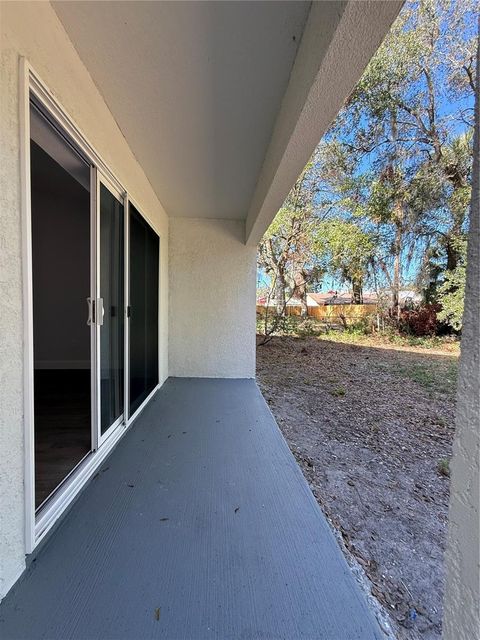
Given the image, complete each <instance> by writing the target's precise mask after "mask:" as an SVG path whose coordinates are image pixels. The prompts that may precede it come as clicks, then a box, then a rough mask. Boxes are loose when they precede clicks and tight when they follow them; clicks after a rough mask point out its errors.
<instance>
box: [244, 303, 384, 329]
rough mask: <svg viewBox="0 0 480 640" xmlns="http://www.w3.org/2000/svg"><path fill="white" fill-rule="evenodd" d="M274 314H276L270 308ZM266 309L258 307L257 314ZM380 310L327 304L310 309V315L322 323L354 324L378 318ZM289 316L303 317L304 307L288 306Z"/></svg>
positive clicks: (371, 306) (372, 306) (375, 306)
mask: <svg viewBox="0 0 480 640" xmlns="http://www.w3.org/2000/svg"><path fill="white" fill-rule="evenodd" d="M270 308H271V310H272V314H273V313H274V312H275V310H274V308H273V307H270ZM265 311H266V307H264V306H263V305H257V313H258V314H260V315H264V314H265ZM377 312H378V308H377V305H376V304H326V305H322V306H318V307H308V315H309V316H310V317H311V318H315V319H316V320H319V321H320V322H328V323H332V324H336V323H344V322H346V323H347V324H352V323H354V322H358V321H359V320H362V319H364V318H367V317H372V316H376V315H377ZM285 314H286V315H287V316H301V315H302V307H301V306H300V305H295V306H287V307H286V309H285Z"/></svg>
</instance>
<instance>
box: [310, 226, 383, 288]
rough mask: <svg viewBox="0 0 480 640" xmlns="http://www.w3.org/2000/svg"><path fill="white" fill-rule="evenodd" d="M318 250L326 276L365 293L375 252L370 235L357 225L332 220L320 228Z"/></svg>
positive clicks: (316, 242) (316, 230)
mask: <svg viewBox="0 0 480 640" xmlns="http://www.w3.org/2000/svg"><path fill="white" fill-rule="evenodd" d="M314 247H315V250H316V253H317V255H318V256H319V257H320V260H321V262H322V264H323V265H324V270H325V271H326V272H328V273H329V274H330V275H332V276H335V277H337V278H339V279H340V280H342V281H344V282H348V283H349V284H350V285H351V286H352V288H353V289H354V290H355V289H359V290H360V292H361V289H362V287H363V283H364V280H365V278H366V274H367V268H368V265H369V263H370V262H371V260H372V254H373V252H374V241H373V238H372V237H371V236H370V235H369V234H368V233H366V232H364V231H362V229H361V228H360V227H359V226H357V225H356V224H355V223H353V222H346V221H345V220H342V219H338V218H336V219H332V220H328V221H325V222H323V223H321V224H318V225H317V226H316V229H315V238H314Z"/></svg>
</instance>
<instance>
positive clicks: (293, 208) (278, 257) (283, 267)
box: [258, 158, 324, 316]
mask: <svg viewBox="0 0 480 640" xmlns="http://www.w3.org/2000/svg"><path fill="white" fill-rule="evenodd" d="M319 182H320V175H319V173H318V170H317V166H316V163H315V158H312V160H311V161H310V162H309V163H308V164H307V166H306V167H305V169H304V170H303V172H302V173H301V175H300V177H299V178H298V180H297V181H296V183H295V185H294V187H293V188H292V190H291V191H290V193H289V195H288V197H287V199H286V200H285V202H284V205H283V207H282V208H281V209H280V211H279V212H278V213H277V215H276V217H275V219H274V221H273V222H272V224H271V225H270V227H269V228H268V230H267V232H266V233H265V235H264V237H263V238H262V241H261V242H260V245H259V247H258V264H259V266H260V268H261V269H263V270H264V271H265V273H266V275H267V276H268V277H269V278H270V282H271V297H273V299H274V301H275V306H276V312H277V315H279V316H280V315H283V314H284V312H285V306H286V302H287V294H288V295H289V297H292V296H294V295H295V296H298V297H299V299H300V300H301V303H302V306H303V308H304V313H305V314H306V311H307V303H306V294H307V287H308V285H310V284H313V283H314V282H317V281H318V280H319V279H320V278H321V275H322V274H321V270H320V269H319V264H318V260H317V259H316V256H315V252H314V229H315V225H316V223H317V222H318V220H320V219H321V218H322V215H323V213H324V212H322V211H320V210H318V209H317V208H316V206H315V196H316V194H317V191H318V188H319V187H318V185H319Z"/></svg>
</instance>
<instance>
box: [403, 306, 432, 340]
mask: <svg viewBox="0 0 480 640" xmlns="http://www.w3.org/2000/svg"><path fill="white" fill-rule="evenodd" d="M439 308H440V307H439V305H436V304H426V305H423V306H422V307H418V308H417V309H411V310H410V309H408V310H407V309H403V310H402V312H401V314H400V328H401V329H402V331H404V332H405V333H409V334H411V335H414V336H434V335H435V333H436V332H437V326H438V322H437V313H438V311H439Z"/></svg>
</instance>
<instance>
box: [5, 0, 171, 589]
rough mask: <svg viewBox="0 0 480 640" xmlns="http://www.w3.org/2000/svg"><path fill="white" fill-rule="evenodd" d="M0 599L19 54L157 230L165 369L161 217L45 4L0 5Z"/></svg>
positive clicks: (11, 382)
mask: <svg viewBox="0 0 480 640" xmlns="http://www.w3.org/2000/svg"><path fill="white" fill-rule="evenodd" d="M0 30H1V31H0V44H1V76H0V86H1V88H2V89H1V104H0V132H1V136H0V147H1V149H2V163H1V167H0V203H1V225H0V247H1V251H0V260H1V262H0V264H1V275H0V286H1V305H2V309H1V314H0V318H1V319H0V333H1V336H2V339H1V343H0V367H1V369H0V383H1V389H2V402H1V410H0V411H1V412H0V598H1V597H2V596H3V595H4V594H5V593H6V591H8V589H9V588H10V586H11V585H12V584H13V582H14V581H15V580H16V579H17V578H18V576H19V574H20V573H21V571H22V569H23V567H24V566H25V542H24V486H23V485H24V422H23V402H24V397H23V331H24V328H23V327H24V323H23V304H22V296H23V285H22V229H21V202H22V192H21V184H20V175H21V166H20V142H21V141H20V118H19V112H20V103H19V100H20V98H19V95H20V82H21V71H20V69H21V67H20V58H21V57H25V58H26V59H27V60H28V61H29V62H30V64H31V65H32V66H33V68H34V69H35V71H36V72H37V73H38V74H39V75H40V77H41V78H42V80H43V81H44V82H45V83H46V84H47V85H48V87H49V88H50V90H51V91H52V92H53V93H54V95H55V97H56V98H57V99H58V100H59V102H60V103H61V105H62V106H63V107H64V108H65V110H66V111H67V113H68V114H69V115H70V116H71V117H72V118H73V119H74V121H75V122H76V124H77V125H78V127H79V128H80V130H81V131H82V132H83V133H84V134H85V136H86V137H87V138H88V140H89V141H90V142H91V143H92V144H93V145H94V147H95V148H96V149H97V151H98V152H99V154H100V155H101V156H102V158H103V159H104V161H105V162H106V163H107V164H108V165H109V167H110V169H111V170H112V171H113V172H114V173H115V174H116V176H117V178H118V179H119V180H120V181H121V182H122V183H123V184H124V185H125V187H126V188H127V189H128V190H129V192H130V193H131V195H132V197H133V198H134V199H135V200H136V202H137V203H138V206H139V207H140V209H141V210H142V212H143V213H145V215H147V216H148V217H149V218H150V219H151V220H152V222H153V223H154V225H155V226H156V228H157V231H159V233H160V235H161V241H160V247H161V248H160V251H161V281H160V288H161V291H160V299H161V315H160V327H161V354H160V362H161V381H163V380H165V379H166V377H167V375H168V369H167V366H168V352H167V339H168V309H167V305H168V278H167V267H168V219H167V216H166V215H165V212H164V210H163V209H162V207H161V205H160V203H159V201H158V199H157V197H156V196H155V193H154V192H153V189H152V187H151V186H150V183H149V182H148V180H147V178H146V177H145V175H144V173H143V171H142V169H141V167H140V165H139V164H138V162H137V161H136V159H135V157H134V156H133V154H132V152H131V150H130V148H129V147H128V144H127V142H126V140H125V138H124V137H123V135H122V133H121V131H120V129H119V128H118V126H117V124H116V122H115V120H114V118H113V117H112V115H111V113H110V111H109V109H108V107H107V105H106V104H105V102H104V100H103V98H102V96H101V95H100V93H99V91H98V90H97V88H96V87H95V85H94V83H93V81H92V79H91V77H90V75H89V73H88V71H87V70H86V68H85V67H84V65H83V64H82V62H81V60H80V58H79V57H78V55H77V53H76V51H75V49H74V47H73V45H72V44H71V42H70V40H69V39H68V37H67V35H66V33H65V30H64V29H63V27H62V25H61V23H60V22H59V20H58V18H57V16H56V14H55V12H54V11H53V9H52V7H51V6H50V3H48V2H12V3H1V4H0Z"/></svg>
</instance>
